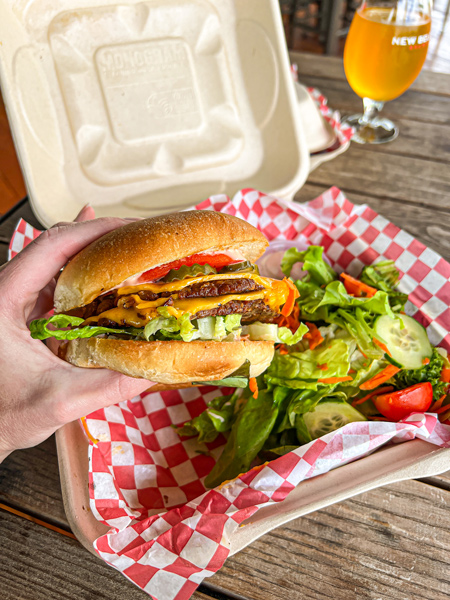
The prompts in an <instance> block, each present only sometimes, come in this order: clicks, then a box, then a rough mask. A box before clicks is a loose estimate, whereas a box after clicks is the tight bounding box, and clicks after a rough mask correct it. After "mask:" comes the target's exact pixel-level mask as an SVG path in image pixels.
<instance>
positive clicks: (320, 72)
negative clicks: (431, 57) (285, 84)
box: [289, 52, 450, 96]
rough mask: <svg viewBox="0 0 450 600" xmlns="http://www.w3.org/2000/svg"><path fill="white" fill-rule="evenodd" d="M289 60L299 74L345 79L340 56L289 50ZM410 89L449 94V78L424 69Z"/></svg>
mask: <svg viewBox="0 0 450 600" xmlns="http://www.w3.org/2000/svg"><path fill="white" fill-rule="evenodd" d="M289 56H290V58H291V62H293V63H296V64H297V65H298V71H299V75H301V76H306V75H311V76H314V77H324V78H326V79H337V80H340V81H346V80H347V79H346V77H345V71H344V63H343V60H342V58H338V57H332V56H316V55H314V54H307V53H305V52H289ZM411 90H413V91H417V92H425V93H427V94H442V95H444V96H450V78H449V77H448V76H447V74H443V73H434V72H432V71H428V70H424V71H422V72H421V73H420V75H419V77H418V78H417V79H416V81H415V82H414V83H413V84H412V86H411Z"/></svg>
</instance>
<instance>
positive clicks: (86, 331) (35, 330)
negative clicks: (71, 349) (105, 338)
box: [30, 315, 143, 340]
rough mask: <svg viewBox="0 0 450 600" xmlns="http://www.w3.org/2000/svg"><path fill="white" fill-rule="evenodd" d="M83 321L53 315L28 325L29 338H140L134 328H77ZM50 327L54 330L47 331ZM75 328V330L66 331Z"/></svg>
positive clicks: (140, 334)
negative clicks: (106, 336) (102, 336)
mask: <svg viewBox="0 0 450 600" xmlns="http://www.w3.org/2000/svg"><path fill="white" fill-rule="evenodd" d="M83 321H84V319H81V318H79V317H71V316H70V315H53V317H50V318H49V319H36V320H34V321H31V323H30V333H31V337H32V338H34V339H35V340H46V339H48V338H51V337H53V338H56V339H57V340H75V339H78V338H90V337H94V336H96V335H102V334H105V333H108V334H115V335H129V336H131V337H142V335H143V330H142V329H137V328H135V327H124V328H122V329H113V328H111V327H98V326H97V325H86V327H79V325H81V323H83ZM49 325H52V327H54V328H55V329H49V328H48V326H49ZM67 327H76V328H77V329H67Z"/></svg>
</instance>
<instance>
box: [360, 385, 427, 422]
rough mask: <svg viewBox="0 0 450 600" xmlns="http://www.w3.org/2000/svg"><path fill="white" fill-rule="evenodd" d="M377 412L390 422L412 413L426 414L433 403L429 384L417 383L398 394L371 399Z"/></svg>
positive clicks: (390, 393) (393, 393) (391, 393)
mask: <svg viewBox="0 0 450 600" xmlns="http://www.w3.org/2000/svg"><path fill="white" fill-rule="evenodd" d="M372 401H373V403H374V404H375V407H376V409H377V410H378V412H379V413H380V414H381V415H383V416H384V417H387V418H388V419H389V420H390V421H400V419H403V418H404V417H407V416H408V415H409V414H410V413H412V412H426V411H427V410H428V409H429V408H430V406H431V403H432V401H433V386H432V385H431V383H429V382H427V383H418V384H416V385H412V386H411V387H408V388H406V389H404V390H399V391H398V392H389V393H388V394H381V395H380V396H374V397H373V398H372Z"/></svg>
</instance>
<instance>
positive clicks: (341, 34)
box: [0, 0, 450, 215]
mask: <svg viewBox="0 0 450 600" xmlns="http://www.w3.org/2000/svg"><path fill="white" fill-rule="evenodd" d="M360 3H361V2H360V1H358V0H348V1H345V0H315V1H309V0H280V10H281V14H282V18H283V23H284V30H285V34H286V42H287V45H288V48H289V49H290V50H295V51H299V52H312V53H316V54H327V55H330V56H342V54H343V51H344V44H345V38H346V35H347V33H348V28H349V26H350V23H351V20H352V18H353V15H354V12H355V10H357V8H358V6H359V5H360ZM449 13H450V0H435V2H434V9H433V17H432V26H431V39H430V43H429V49H428V55H427V59H426V62H425V65H424V69H429V70H432V71H436V72H440V73H450V25H449V21H450V18H449V16H450V15H449ZM324 91H326V90H324ZM25 195H26V190H25V184H24V181H23V177H22V173H21V170H20V166H19V163H18V160H17V156H16V153H15V150H14V144H13V141H12V137H11V132H10V129H9V125H8V120H7V117H6V113H5V107H4V104H3V100H2V98H1V96H0V215H2V214H4V213H5V212H7V211H8V210H9V209H10V208H11V207H12V206H14V204H16V203H17V202H18V201H19V200H21V199H22V198H23V197H24V196H25Z"/></svg>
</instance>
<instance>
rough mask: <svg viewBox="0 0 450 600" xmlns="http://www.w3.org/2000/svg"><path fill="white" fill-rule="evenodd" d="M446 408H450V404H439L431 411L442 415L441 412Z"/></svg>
mask: <svg viewBox="0 0 450 600" xmlns="http://www.w3.org/2000/svg"><path fill="white" fill-rule="evenodd" d="M446 410H450V404H446V405H445V406H441V407H440V408H438V409H437V410H433V412H435V413H437V414H438V415H442V413H445V411H446Z"/></svg>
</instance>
